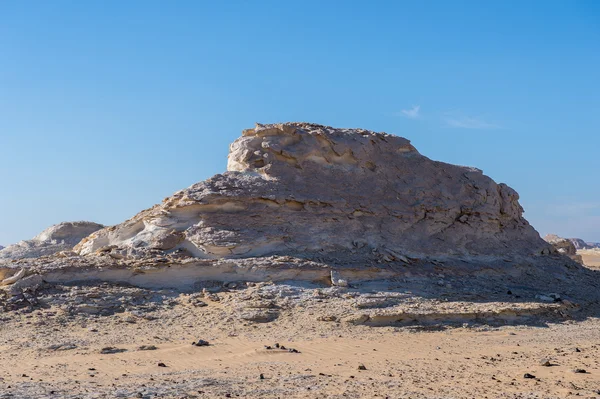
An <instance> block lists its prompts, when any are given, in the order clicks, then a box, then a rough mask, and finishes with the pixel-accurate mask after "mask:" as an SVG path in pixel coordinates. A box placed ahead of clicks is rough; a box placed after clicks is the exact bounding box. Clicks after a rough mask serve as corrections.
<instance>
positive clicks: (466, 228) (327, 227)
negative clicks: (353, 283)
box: [75, 123, 552, 263]
mask: <svg viewBox="0 0 600 399" xmlns="http://www.w3.org/2000/svg"><path fill="white" fill-rule="evenodd" d="M518 199H519V196H518V194H517V193H516V192H515V191H514V190H513V189H511V188H510V187H508V186H507V185H505V184H497V183H495V182H494V181H493V180H492V179H490V178H489V177H487V176H485V175H484V174H483V173H482V171H481V170H478V169H475V168H471V167H464V166H457V165H450V164H447V163H443V162H437V161H432V160H430V159H429V158H427V157H425V156H423V155H421V154H420V153H419V152H418V151H417V150H416V149H415V147H413V146H412V145H411V144H410V141H409V140H407V139H405V138H402V137H397V136H393V135H390V134H386V133H374V132H371V131H368V130H363V129H335V128H331V127H326V126H321V125H316V124H309V123H284V124H273V125H257V126H256V127H255V128H254V129H248V130H245V131H244V132H243V135H242V137H240V138H238V139H237V140H236V141H235V142H234V143H233V144H232V145H231V146H230V153H229V159H228V166H227V172H225V173H223V174H218V175H216V176H214V177H212V178H210V179H208V180H206V181H203V182H200V183H197V184H194V185H192V186H191V187H189V188H187V189H184V190H181V191H179V192H177V193H175V194H174V195H173V196H171V197H168V198H166V199H165V200H164V201H163V202H162V203H161V204H159V205H155V206H154V207H152V208H150V209H147V210H145V211H142V212H140V213H139V214H137V215H136V216H134V217H133V218H132V219H130V220H127V221H126V222H124V223H121V224H119V225H116V226H112V227H107V228H104V229H102V230H99V231H97V232H95V233H93V234H91V235H90V236H89V237H87V238H85V239H83V240H82V242H81V243H79V244H78V245H77V246H76V247H75V251H78V252H79V253H80V254H81V255H91V254H99V253H104V254H106V253H109V254H111V255H112V256H113V257H114V258H118V259H126V258H139V257H146V256H156V255H157V254H161V253H162V254H173V253H180V254H185V256H193V257H196V258H203V259H219V258H247V257H256V256H267V255H291V256H296V257H303V258H310V259H314V258H315V257H318V258H319V259H334V260H340V259H342V260H344V259H345V260H348V259H351V260H353V261H355V262H357V263H359V262H360V261H361V259H365V258H373V257H374V256H375V257H380V258H383V259H384V260H389V259H395V260H398V259H400V260H402V261H409V260H410V258H420V259H423V258H435V259H443V258H455V259H463V260H467V261H469V260H481V261H482V262H485V261H487V260H492V259H501V258H507V257H508V258H511V257H512V258H515V257H531V256H535V255H541V254H548V253H550V252H551V251H552V247H551V246H550V245H548V244H547V243H546V242H544V241H543V240H542V239H541V238H540V236H539V234H538V233H537V232H536V231H535V230H534V229H533V227H531V226H530V225H529V223H528V222H527V221H526V220H525V219H524V218H523V216H522V214H523V209H522V208H521V206H520V205H519V202H518Z"/></svg>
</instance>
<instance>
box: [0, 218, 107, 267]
mask: <svg viewBox="0 0 600 399" xmlns="http://www.w3.org/2000/svg"><path fill="white" fill-rule="evenodd" d="M103 227H104V226H103V225H101V224H98V223H93V222H63V223H59V224H56V225H54V226H51V227H49V228H47V229H46V230H44V231H42V232H41V233H40V234H38V235H37V236H35V237H34V238H33V239H31V240H25V241H21V242H19V243H17V244H13V245H9V246H8V247H6V248H4V249H2V250H0V260H2V259H21V258H37V257H39V256H46V255H52V254H55V253H57V252H60V251H69V250H71V249H73V247H74V246H75V245H76V244H77V243H78V242H79V241H81V239H82V238H84V237H87V236H88V235H90V234H91V233H93V232H94V231H97V230H100V229H101V228H103Z"/></svg>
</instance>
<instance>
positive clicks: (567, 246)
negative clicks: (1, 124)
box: [544, 234, 583, 263]
mask: <svg viewBox="0 0 600 399" xmlns="http://www.w3.org/2000/svg"><path fill="white" fill-rule="evenodd" d="M544 240H546V241H547V242H549V243H550V244H552V246H553V247H554V248H555V249H556V251H558V253H560V254H563V255H566V256H568V257H569V258H571V259H573V260H574V261H576V262H579V263H583V259H582V258H581V255H577V248H576V247H575V245H573V242H572V240H571V239H569V238H562V237H559V236H557V235H556V234H548V235H546V237H544Z"/></svg>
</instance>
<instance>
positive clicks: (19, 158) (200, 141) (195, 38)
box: [0, 0, 600, 245]
mask: <svg viewBox="0 0 600 399" xmlns="http://www.w3.org/2000/svg"><path fill="white" fill-rule="evenodd" d="M280 121H311V122H316V123H321V124H327V125H333V126H339V127H363V128H367V129H371V130H376V131H386V132H388V133H393V134H397V135H400V136H404V137H406V138H408V139H410V140H411V141H412V142H413V144H414V145H415V146H416V147H417V148H418V149H419V151H420V152H421V153H422V154H425V155H427V156H428V157H430V158H433V159H437V160H442V161H445V162H451V163H457V164H462V165H471V166H476V167H479V168H481V169H483V170H484V173H486V174H487V175H489V176H491V177H492V178H494V179H495V180H496V181H498V182H505V183H507V184H509V185H510V186H512V187H513V188H515V189H516V190H517V191H518V192H519V193H520V195H521V204H522V205H523V206H524V208H525V216H526V218H527V219H528V220H529V221H530V222H531V223H532V224H533V225H534V226H535V227H536V228H537V229H538V231H539V232H540V233H542V234H546V233H549V232H554V233H557V234H559V235H564V236H578V237H581V238H584V239H586V240H596V241H600V180H599V179H600V177H599V173H598V172H599V171H600V156H599V155H598V152H599V150H600V2H597V1H593V0H590V1H527V2H522V1H497V2H492V1H469V2H465V1H453V2H451V1H428V2H408V1H387V2H386V1H373V2H366V1H363V2H352V1H301V2H284V1H252V2H247V1H244V2H242V1H239V2H236V1H223V2H216V1H211V2H202V1H177V2H164V1H148V0H145V1H134V0H132V1H127V2H121V1H102V2H101V1H61V0H56V1H52V2H45V1H41V0H40V1H27V0H23V1H15V2H8V1H5V2H0V210H1V212H0V244H4V245H6V244H9V243H12V242H16V241H18V240H21V239H26V238H30V237H33V236H34V235H35V234H37V233H38V232H39V231H41V230H42V229H44V228H45V227H47V226H49V225H51V224H54V223H58V222H61V221H65V220H93V221H97V222H100V223H104V224H115V223H119V222H121V221H123V220H125V219H127V218H129V217H131V216H133V215H134V214H135V213H137V212H138V211H140V210H142V209H144V208H147V207H150V206H152V205H153V204H155V203H157V202H160V200H162V199H163V198H164V197H166V196H168V195H170V194H172V193H173V192H175V191H177V190H179V189H181V188H184V187H187V186H189V185H191V184H193V183H195V182H197V181H200V180H203V179H205V178H207V177H209V176H211V175H213V174H215V173H218V172H221V171H224V170H225V166H226V156H227V152H228V145H229V143H230V142H231V141H233V140H234V139H235V138H236V137H237V136H238V135H239V134H240V132H241V130H242V129H244V128H248V127H252V126H253V124H254V123H255V122H262V123H269V122H280Z"/></svg>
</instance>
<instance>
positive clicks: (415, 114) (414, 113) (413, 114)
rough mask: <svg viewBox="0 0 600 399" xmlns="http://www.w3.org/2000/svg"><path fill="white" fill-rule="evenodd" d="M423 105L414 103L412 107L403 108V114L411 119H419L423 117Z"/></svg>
mask: <svg viewBox="0 0 600 399" xmlns="http://www.w3.org/2000/svg"><path fill="white" fill-rule="evenodd" d="M420 112H421V106H420V105H414V106H413V107H412V108H411V109H403V110H402V111H401V113H402V116H404V117H406V118H409V119H418V118H420V117H421V114H420Z"/></svg>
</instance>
